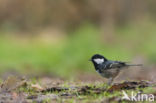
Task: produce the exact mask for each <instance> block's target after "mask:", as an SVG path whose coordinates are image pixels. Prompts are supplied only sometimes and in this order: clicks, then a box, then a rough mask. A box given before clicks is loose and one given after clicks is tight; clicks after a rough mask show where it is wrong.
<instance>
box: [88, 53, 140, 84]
mask: <svg viewBox="0 0 156 103" xmlns="http://www.w3.org/2000/svg"><path fill="white" fill-rule="evenodd" d="M90 61H92V63H93V64H94V67H95V70H96V71H97V72H98V73H99V74H100V75H101V76H102V77H104V78H107V79H108V85H111V83H112V82H113V80H114V78H115V77H116V76H117V75H118V74H119V73H120V70H122V69H123V68H126V67H129V66H141V65H142V64H127V62H121V61H112V60H108V59H106V58H105V57H104V56H102V55H100V54H95V55H93V56H92V57H91V59H90Z"/></svg>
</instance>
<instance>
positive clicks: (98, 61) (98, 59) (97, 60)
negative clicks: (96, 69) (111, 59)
mask: <svg viewBox="0 0 156 103" xmlns="http://www.w3.org/2000/svg"><path fill="white" fill-rule="evenodd" d="M90 61H92V62H93V63H94V65H95V64H102V63H104V62H106V61H107V59H106V58H105V57H104V56H102V55H100V54H95V55H93V56H92V57H91V59H90Z"/></svg>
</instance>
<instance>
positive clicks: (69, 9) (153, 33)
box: [0, 0, 156, 78]
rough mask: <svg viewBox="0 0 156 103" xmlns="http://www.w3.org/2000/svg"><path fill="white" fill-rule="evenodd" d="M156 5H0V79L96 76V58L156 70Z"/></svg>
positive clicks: (88, 0) (30, 1)
mask: <svg viewBox="0 0 156 103" xmlns="http://www.w3.org/2000/svg"><path fill="white" fill-rule="evenodd" d="M155 5H156V1H154V0H119V1H114V0H37V1H36V0H26V1H25V0H13V1H12V0H11V1H10V0H0V74H1V75H3V74H5V73H8V72H9V73H10V72H11V73H14V72H18V73H20V74H25V75H37V76H40V75H49V76H58V77H66V78H68V77H75V75H79V74H80V75H81V73H94V72H95V71H94V68H93V65H92V64H91V63H90V62H89V61H88V60H89V58H90V57H91V56H92V55H93V54H96V53H99V54H103V55H104V56H105V57H107V58H109V59H113V60H122V61H132V62H133V61H134V62H138V63H144V64H148V65H155V63H156V47H155V44H156V43H155V42H156V12H155V11H156V6H155ZM138 58H139V60H140V61H139V60H138Z"/></svg>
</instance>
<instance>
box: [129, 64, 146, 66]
mask: <svg viewBox="0 0 156 103" xmlns="http://www.w3.org/2000/svg"><path fill="white" fill-rule="evenodd" d="M126 66H143V64H126Z"/></svg>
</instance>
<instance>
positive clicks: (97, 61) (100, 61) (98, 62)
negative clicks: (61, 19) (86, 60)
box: [94, 59, 104, 64]
mask: <svg viewBox="0 0 156 103" xmlns="http://www.w3.org/2000/svg"><path fill="white" fill-rule="evenodd" d="M94 62H96V63H97V64H101V63H103V62H104V59H94Z"/></svg>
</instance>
